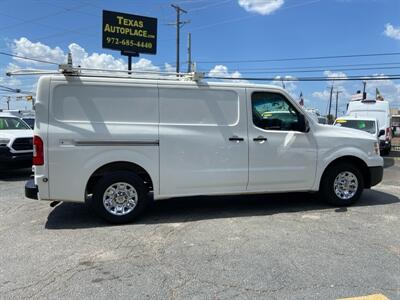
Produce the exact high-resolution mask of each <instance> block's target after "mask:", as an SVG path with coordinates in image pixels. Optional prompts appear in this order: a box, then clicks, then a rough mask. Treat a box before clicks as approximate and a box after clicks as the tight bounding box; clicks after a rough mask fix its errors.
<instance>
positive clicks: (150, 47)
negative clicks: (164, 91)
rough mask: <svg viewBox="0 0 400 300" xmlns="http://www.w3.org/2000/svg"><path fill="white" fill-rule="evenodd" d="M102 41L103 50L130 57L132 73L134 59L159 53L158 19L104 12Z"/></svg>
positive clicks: (129, 68) (129, 67)
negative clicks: (141, 55) (116, 51)
mask: <svg viewBox="0 0 400 300" xmlns="http://www.w3.org/2000/svg"><path fill="white" fill-rule="evenodd" d="M102 40H103V43H102V44H103V48H107V49H113V50H120V51H121V55H125V56H128V70H129V71H131V70H132V57H138V56H139V53H145V54H156V53H157V19H156V18H150V17H144V16H137V15H130V14H125V13H120V12H113V11H108V10H103V39H102ZM129 74H130V73H129Z"/></svg>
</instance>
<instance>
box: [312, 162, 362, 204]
mask: <svg viewBox="0 0 400 300" xmlns="http://www.w3.org/2000/svg"><path fill="white" fill-rule="evenodd" d="M342 172H351V173H352V174H354V176H355V177H356V178H357V182H358V187H357V190H356V192H355V193H354V195H353V196H352V197H351V198H349V199H343V198H340V197H339V196H338V195H336V193H335V188H334V183H335V179H336V177H337V176H338V175H339V174H340V173H342ZM363 190H364V178H363V176H362V174H361V171H360V170H359V169H358V168H357V167H356V166H355V165H354V164H351V163H344V162H341V163H337V164H335V165H333V166H330V167H329V169H327V170H326V172H325V174H324V176H323V177H322V180H321V184H320V190H319V195H320V197H321V198H322V200H324V201H325V202H326V203H328V204H331V205H334V206H349V205H352V204H354V203H355V202H356V201H357V200H358V199H359V198H360V196H361V194H362V192H363Z"/></svg>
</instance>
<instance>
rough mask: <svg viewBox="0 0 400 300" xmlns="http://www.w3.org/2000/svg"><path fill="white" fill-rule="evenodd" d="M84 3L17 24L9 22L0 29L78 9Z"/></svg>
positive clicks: (84, 4)
mask: <svg viewBox="0 0 400 300" xmlns="http://www.w3.org/2000/svg"><path fill="white" fill-rule="evenodd" d="M86 5H88V3H83V4H79V5H76V6H73V7H71V8H64V9H63V10H61V11H57V12H53V13H51V14H47V15H43V16H40V17H36V18H32V19H29V20H25V21H23V22H20V23H17V24H11V25H7V26H3V27H1V28H0V31H2V30H4V29H10V28H15V27H17V26H20V25H24V24H26V23H32V22H36V21H39V20H43V19H45V18H49V17H54V16H57V15H60V14H63V13H65V12H70V11H73V10H75V9H79V8H81V7H83V6H86Z"/></svg>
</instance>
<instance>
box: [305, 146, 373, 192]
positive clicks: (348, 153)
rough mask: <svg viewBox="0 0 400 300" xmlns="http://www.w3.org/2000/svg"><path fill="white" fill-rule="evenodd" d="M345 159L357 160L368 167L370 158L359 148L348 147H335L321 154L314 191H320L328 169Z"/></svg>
mask: <svg viewBox="0 0 400 300" xmlns="http://www.w3.org/2000/svg"><path fill="white" fill-rule="evenodd" d="M343 157H348V158H356V159H359V160H361V161H363V162H364V163H365V165H367V166H368V163H367V162H368V160H369V157H368V156H367V155H366V153H365V152H364V151H362V150H361V149H359V148H356V147H351V146H346V147H343V146H341V147H335V148H334V149H329V150H328V151H326V152H322V153H321V152H320V153H319V155H318V161H317V172H316V176H315V182H314V186H313V188H312V190H313V191H318V190H319V186H320V183H321V179H322V175H323V174H324V172H325V170H326V168H327V167H328V166H329V165H330V164H331V163H332V162H334V161H335V160H337V159H339V158H343Z"/></svg>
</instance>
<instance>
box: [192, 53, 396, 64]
mask: <svg viewBox="0 0 400 300" xmlns="http://www.w3.org/2000/svg"><path fill="white" fill-rule="evenodd" d="M394 55H400V52H388V53H368V54H347V55H331V56H308V57H291V58H273V59H242V60H203V61H202V60H199V61H197V63H200V64H215V63H223V64H230V63H257V62H279V61H297V60H319V59H340V58H354V57H373V56H394Z"/></svg>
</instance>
